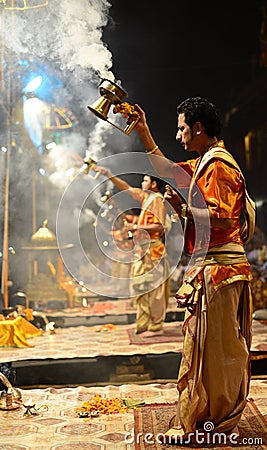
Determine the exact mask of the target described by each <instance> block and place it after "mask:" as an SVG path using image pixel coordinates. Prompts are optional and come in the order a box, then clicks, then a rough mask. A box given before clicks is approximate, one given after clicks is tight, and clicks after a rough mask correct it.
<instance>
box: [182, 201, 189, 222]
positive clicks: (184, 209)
mask: <svg viewBox="0 0 267 450" xmlns="http://www.w3.org/2000/svg"><path fill="white" fill-rule="evenodd" d="M181 217H182V218H183V219H186V218H187V217H188V205H187V204H186V203H182V205H181Z"/></svg>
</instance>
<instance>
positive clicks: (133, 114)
mask: <svg viewBox="0 0 267 450" xmlns="http://www.w3.org/2000/svg"><path fill="white" fill-rule="evenodd" d="M113 112H114V113H115V114H116V113H121V114H123V116H124V117H130V118H131V119H133V120H136V119H139V114H138V112H137V111H135V109H134V106H132V105H130V104H129V103H127V102H122V103H117V104H116V105H115V106H114V109H113Z"/></svg>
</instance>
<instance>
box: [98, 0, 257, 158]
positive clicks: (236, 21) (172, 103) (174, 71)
mask: <svg viewBox="0 0 267 450" xmlns="http://www.w3.org/2000/svg"><path fill="white" fill-rule="evenodd" d="M110 3H111V4H112V6H111V8H110V11H109V14H110V19H109V22H108V25H107V27H105V29H104V30H103V39H104V41H105V42H106V44H107V46H108V48H109V49H110V51H111V52H112V54H113V67H112V71H113V73H114V74H115V76H116V78H117V79H119V80H121V82H122V86H123V87H124V88H125V90H126V91H128V93H129V102H131V103H138V104H140V106H142V108H143V109H144V110H145V111H146V112H147V116H148V120H149V123H150V125H151V128H152V131H153V134H154V137H155V140H156V142H157V143H158V144H159V145H160V147H162V148H163V149H164V150H165V152H166V153H167V154H168V156H169V157H171V158H172V159H177V160H180V159H184V158H186V157H187V155H185V154H184V152H183V150H182V149H181V148H180V147H179V145H177V143H176V142H175V134H176V122H177V117H176V105H177V104H178V103H179V102H180V101H181V100H183V99H184V98H186V97H189V96H196V95H199V96H203V97H206V98H208V99H209V100H210V101H212V102H214V103H215V104H216V105H217V106H218V108H219V109H220V110H221V112H222V117H223V118H224V117H225V115H226V114H227V112H228V111H229V110H230V109H231V108H232V107H233V106H234V104H235V100H236V98H237V96H238V94H239V93H240V92H242V89H243V88H244V87H245V86H246V85H247V84H249V83H250V82H251V81H252V80H253V79H254V78H255V76H256V73H257V70H258V66H259V54H260V41H259V33H260V27H261V21H262V6H263V3H264V2H262V1H259V0H256V1H253V2H248V3H245V2H241V1H231V2H230V1H224V2H205V1H204V2H194V1H187V2H178V1H175V2H154V1H146V2H143V1H137V2H131V3H129V2H126V1H122V0H114V1H111V2H110ZM228 134H229V131H228ZM230 135H231V134H230ZM229 150H230V149H229ZM241 162H242V161H241Z"/></svg>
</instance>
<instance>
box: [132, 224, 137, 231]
mask: <svg viewBox="0 0 267 450" xmlns="http://www.w3.org/2000/svg"><path fill="white" fill-rule="evenodd" d="M133 229H134V231H136V230H137V224H136V223H135V224H134V226H133Z"/></svg>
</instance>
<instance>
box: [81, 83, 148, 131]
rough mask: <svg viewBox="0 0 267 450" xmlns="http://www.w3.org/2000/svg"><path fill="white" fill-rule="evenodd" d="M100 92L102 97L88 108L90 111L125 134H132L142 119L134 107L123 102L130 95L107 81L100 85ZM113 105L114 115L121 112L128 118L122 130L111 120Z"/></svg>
mask: <svg viewBox="0 0 267 450" xmlns="http://www.w3.org/2000/svg"><path fill="white" fill-rule="evenodd" d="M99 92H100V97H99V98H98V99H97V100H96V101H95V102H94V103H92V105H89V106H87V108H88V109H89V111H91V112H92V113H93V114H95V115H96V116H97V117H99V118H100V119H102V120H105V121H107V122H108V123H110V124H111V125H113V126H114V127H115V128H117V129H118V130H120V131H122V132H123V133H125V134H130V133H131V131H132V130H133V128H134V127H135V125H136V123H137V122H138V120H139V119H140V117H139V114H138V112H137V111H135V109H134V106H132V105H130V104H129V103H127V102H125V101H123V99H124V97H128V93H127V92H126V91H125V90H124V89H123V88H122V87H121V86H119V85H118V84H116V83H114V81H110V80H107V79H104V80H102V83H101V84H100V85H99ZM112 105H113V106H114V110H113V111H114V113H118V112H119V113H121V114H122V115H123V117H124V118H127V124H126V126H125V128H121V127H119V126H118V125H116V124H115V123H114V122H111V121H110V120H109V118H108V113H109V110H110V108H111V106H112Z"/></svg>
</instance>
